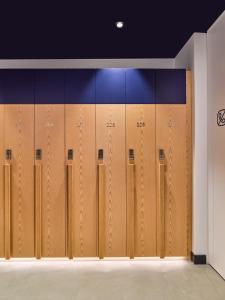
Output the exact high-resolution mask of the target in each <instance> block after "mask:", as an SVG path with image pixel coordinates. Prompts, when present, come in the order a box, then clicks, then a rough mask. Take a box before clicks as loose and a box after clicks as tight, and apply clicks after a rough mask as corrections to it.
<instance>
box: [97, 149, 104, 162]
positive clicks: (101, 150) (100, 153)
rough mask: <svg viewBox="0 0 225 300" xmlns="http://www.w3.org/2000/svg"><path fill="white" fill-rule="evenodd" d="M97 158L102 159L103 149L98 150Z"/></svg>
mask: <svg viewBox="0 0 225 300" xmlns="http://www.w3.org/2000/svg"><path fill="white" fill-rule="evenodd" d="M98 159H99V160H103V149H99V150H98Z"/></svg>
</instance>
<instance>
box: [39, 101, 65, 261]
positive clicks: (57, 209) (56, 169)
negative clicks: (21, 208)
mask: <svg viewBox="0 0 225 300" xmlns="http://www.w3.org/2000/svg"><path fill="white" fill-rule="evenodd" d="M64 147H65V143H64V104H36V105H35V149H36V150H37V149H40V150H41V160H40V161H39V164H41V166H42V191H41V193H42V203H41V207H42V238H41V244H42V257H63V256H65V255H66V247H65V244H66V234H65V232H66V225H65V223H66V197H65V196H66V195H65V192H66V187H65V181H66V178H65V148H64Z"/></svg>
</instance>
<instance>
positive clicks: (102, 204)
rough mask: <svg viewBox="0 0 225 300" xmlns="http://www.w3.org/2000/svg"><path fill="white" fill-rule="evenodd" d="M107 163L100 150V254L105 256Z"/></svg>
mask: <svg viewBox="0 0 225 300" xmlns="http://www.w3.org/2000/svg"><path fill="white" fill-rule="evenodd" d="M104 227H105V165H104V163H103V150H102V149H100V150H99V152H98V255H99V258H100V259H103V258H104V247H105V236H104V230H105V229H104Z"/></svg>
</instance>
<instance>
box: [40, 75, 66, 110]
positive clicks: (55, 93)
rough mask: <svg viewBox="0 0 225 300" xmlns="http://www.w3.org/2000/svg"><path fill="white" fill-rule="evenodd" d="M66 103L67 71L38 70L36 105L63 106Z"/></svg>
mask: <svg viewBox="0 0 225 300" xmlns="http://www.w3.org/2000/svg"><path fill="white" fill-rule="evenodd" d="M64 101H65V71H64V70H53V69H52V70H37V71H36V73H35V103H37V104H63V103H64Z"/></svg>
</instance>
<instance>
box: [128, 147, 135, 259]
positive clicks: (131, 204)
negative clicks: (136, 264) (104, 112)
mask: <svg viewBox="0 0 225 300" xmlns="http://www.w3.org/2000/svg"><path fill="white" fill-rule="evenodd" d="M128 178H129V187H128V189H129V190H128V228H127V229H128V230H127V231H128V235H127V238H128V241H127V252H128V253H127V254H128V256H129V257H130V258H131V259H133V258H134V246H135V245H134V244H135V241H134V230H135V228H134V227H135V225H134V222H135V221H134V215H135V193H136V182H135V160H134V149H129V162H128Z"/></svg>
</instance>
